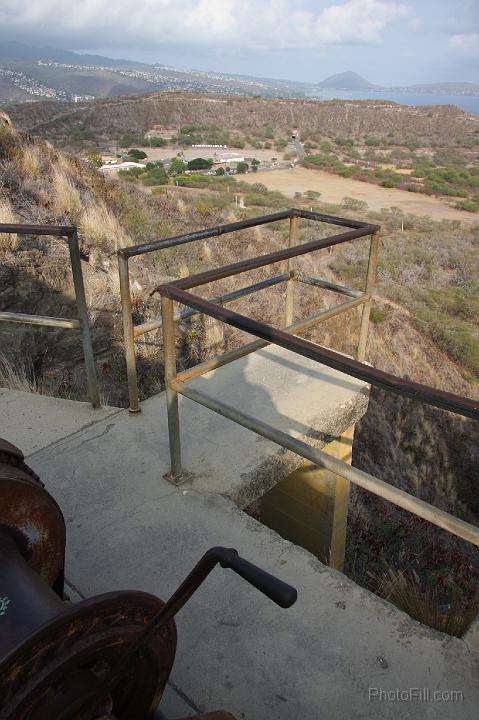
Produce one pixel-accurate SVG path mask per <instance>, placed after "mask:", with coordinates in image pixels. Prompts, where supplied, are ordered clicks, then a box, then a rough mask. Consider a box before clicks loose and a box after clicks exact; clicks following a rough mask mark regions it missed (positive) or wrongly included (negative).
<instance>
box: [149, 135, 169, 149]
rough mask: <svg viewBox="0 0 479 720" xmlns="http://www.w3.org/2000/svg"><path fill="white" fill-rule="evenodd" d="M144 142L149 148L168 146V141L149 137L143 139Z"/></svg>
mask: <svg viewBox="0 0 479 720" xmlns="http://www.w3.org/2000/svg"><path fill="white" fill-rule="evenodd" d="M145 142H147V143H149V144H150V147H164V146H165V145H168V140H165V139H164V138H160V137H151V138H148V139H145Z"/></svg>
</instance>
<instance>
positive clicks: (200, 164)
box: [188, 158, 213, 170]
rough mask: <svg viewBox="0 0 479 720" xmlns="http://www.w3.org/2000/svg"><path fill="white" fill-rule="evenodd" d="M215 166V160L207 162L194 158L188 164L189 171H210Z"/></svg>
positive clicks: (203, 159)
mask: <svg viewBox="0 0 479 720" xmlns="http://www.w3.org/2000/svg"><path fill="white" fill-rule="evenodd" d="M212 165H213V160H206V159H205V158H193V160H190V161H189V162H188V170H209V168H210V167H211V166H212Z"/></svg>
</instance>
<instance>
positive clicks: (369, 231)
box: [118, 209, 378, 413]
mask: <svg viewBox="0 0 479 720" xmlns="http://www.w3.org/2000/svg"><path fill="white" fill-rule="evenodd" d="M299 218H306V219H308V220H316V221H320V222H324V223H329V224H332V225H341V226H343V227H349V228H351V230H350V234H349V235H348V233H346V235H348V236H347V237H344V238H343V236H339V235H338V236H335V237H334V238H328V240H327V242H326V241H322V242H324V244H322V245H319V246H318V248H315V249H320V248H322V247H329V246H331V245H334V244H338V243H340V242H344V241H345V240H348V239H353V238H355V237H364V236H367V235H372V236H373V242H372V244H371V255H370V262H369V269H368V281H367V284H366V290H365V292H364V293H362V292H360V291H356V290H352V289H350V288H345V287H342V286H340V285H334V284H332V283H327V282H325V281H323V280H318V279H316V278H309V277H307V276H303V275H300V274H295V273H294V272H293V271H292V264H291V258H293V257H294V256H295V255H301V254H303V252H302V251H301V252H299V253H292V254H291V255H289V256H288V257H287V258H286V256H285V258H283V257H278V260H281V259H287V260H288V266H287V272H286V273H282V274H280V275H275V276H274V277H272V278H269V279H268V280H264V281H262V282H259V283H255V284H253V285H249V286H247V287H244V288H241V289H240V290H234V291H232V292H229V293H226V294H225V295H222V296H218V297H215V298H212V300H213V301H214V302H216V303H222V304H225V303H229V302H232V301H233V300H236V299H237V298H240V297H244V296H245V295H249V294H251V293H254V292H257V291H258V290H262V289H263V288H266V287H271V286H273V285H276V284H278V283H281V282H286V284H287V285H286V309H285V322H286V325H287V326H288V325H291V323H292V317H293V302H294V300H293V298H294V289H293V288H294V282H295V281H298V282H303V283H305V284H310V285H315V284H317V285H321V287H324V288H328V289H330V290H335V291H336V292H339V293H341V294H343V295H346V296H349V297H351V298H352V300H350V301H348V302H346V303H343V305H341V306H338V308H337V312H335V313H334V314H330V313H329V312H328V314H327V315H325V314H324V313H321V314H320V315H318V316H317V321H318V322H322V321H324V320H327V319H329V318H330V317H334V315H336V314H339V313H341V312H346V311H347V310H350V309H351V308H353V307H357V306H359V305H364V311H363V318H362V322H361V330H360V340H359V347H358V359H360V360H362V359H364V354H365V350H366V340H367V334H368V324H369V312H370V308H371V298H370V293H369V289H370V285H371V283H372V282H373V278H374V277H375V274H376V265H377V254H378V234H377V233H378V227H377V226H376V225H370V224H368V223H364V222H359V221H356V220H349V219H345V218H338V217H335V216H332V215H323V214H321V213H313V212H308V211H306V210H295V209H291V210H283V211H281V212H277V213H273V214H271V215H263V216H261V217H255V218H252V219H249V220H240V221H238V222H234V223H228V224H226V225H219V226H217V227H212V228H207V229H205V230H198V231H197V232H192V233H187V234H185V235H177V236H175V237H171V238H166V239H165V240H155V241H153V242H148V243H144V244H142V245H133V246H131V247H127V248H121V249H120V250H118V271H119V275H120V293H121V307H122V315H123V335H124V340H125V359H126V369H127V377H128V395H129V409H130V412H132V413H137V412H140V404H139V398H138V379H137V370H136V355H135V340H136V339H137V338H138V337H140V336H141V335H143V334H145V333H148V332H152V331H153V330H158V329H159V328H161V327H162V319H161V318H155V319H153V320H149V321H147V322H145V323H142V324H140V325H134V324H133V305H132V297H131V287H130V271H129V259H130V258H133V257H137V256H139V255H145V254H147V253H151V252H157V251H161V250H167V249H168V248H172V247H176V246H178V245H185V244H187V243H191V242H196V241H197V240H206V239H208V238H215V237H219V236H221V235H227V234H230V233H233V232H236V231H238V230H246V229H247V228H252V227H257V226H259V225H266V224H269V223H274V222H278V221H279V220H289V222H290V229H289V247H290V248H291V247H293V246H294V245H295V244H296V242H297V236H298V220H299ZM264 264H267V263H264ZM256 267H260V266H259V265H258V266H256ZM238 272H240V271H238ZM196 314H198V313H197V311H196V310H193V309H189V310H185V311H183V312H181V313H179V314H178V315H177V316H176V317H175V319H177V320H184V319H186V318H188V317H191V316H192V315H196ZM314 324H316V320H315V319H314V318H311V319H310V320H308V321H306V324H304V323H302V324H300V325H297V326H295V327H296V331H297V332H299V331H300V330H303V329H305V328H307V327H311V326H312V325H314ZM233 359H234V358H233Z"/></svg>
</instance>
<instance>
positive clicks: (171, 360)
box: [123, 209, 479, 546]
mask: <svg viewBox="0 0 479 720" xmlns="http://www.w3.org/2000/svg"><path fill="white" fill-rule="evenodd" d="M286 217H289V218H290V223H291V225H290V235H289V239H290V243H289V247H288V248H286V249H284V250H278V251H276V252H272V253H268V254H267V255H263V256H260V257H255V258H250V259H248V260H242V261H240V262H237V263H234V264H232V265H228V266H225V267H222V268H218V269H215V270H209V271H207V272H203V273H199V274H197V275H192V276H189V277H187V278H182V279H179V280H176V281H174V282H169V283H165V284H163V285H161V286H160V287H159V288H158V290H159V292H160V294H161V297H162V300H161V303H162V326H163V345H164V359H165V385H166V397H167V410H168V432H169V443H170V461H171V472H170V479H171V480H173V481H176V482H178V481H180V480H181V476H182V464H181V442H180V425H179V410H178V394H181V395H184V396H185V397H188V398H189V399H190V400H193V401H195V402H197V403H199V404H201V405H203V406H205V407H207V408H209V409H210V410H213V411H215V412H217V413H219V414H220V415H222V416H224V417H226V418H228V419H230V420H232V421H233V422H236V423H238V424H239V425H242V426H243V427H245V428H248V429H250V430H252V431H254V432H255V433H257V434H259V435H262V436H263V437H265V438H267V439H268V440H271V441H272V442H274V443H277V444H278V445H280V446H282V447H284V448H286V449H288V450H291V451H292V452H294V453H296V454H297V455H299V456H301V457H303V458H305V459H306V460H309V461H310V462H312V463H314V464H315V465H318V466H320V467H323V468H326V469H327V470H330V471H331V472H333V473H334V474H335V475H337V476H340V477H341V478H345V479H346V480H348V481H350V482H353V483H355V484H356V485H358V486H360V487H362V488H365V489H366V490H369V491H370V492H372V493H374V494H375V495H378V496H379V497H382V498H384V499H386V500H388V501H390V502H392V503H394V504H395V505H397V506H398V507H401V508H403V509H405V510H408V511H409V512H411V513H414V514H415V515H417V516H418V517H421V518H423V519H425V520H428V521H429V522H431V523H433V524H434V525H436V526H438V527H440V528H443V529H445V530H447V531H448V532H450V533H453V534H454V535H456V536H458V537H460V538H462V539H464V540H467V541H469V542H471V543H473V544H474V545H478V546H479V528H477V527H475V526H473V525H471V524H469V523H467V522H465V521H463V520H461V519H459V518H456V517H454V516H453V515H451V514H450V513H447V512H445V511H443V510H440V509H438V508H436V507H434V506H433V505H431V504H430V503H427V502H425V501H423V500H421V499H419V498H417V497H414V496H413V495H410V494H409V493H407V492H405V491H403V490H400V489H399V488H397V487H394V486H393V485H390V484H389V483H386V482H384V481H383V480H380V479H379V478H377V477H375V476H373V475H370V474H369V473H366V472H363V471H361V470H358V469H357V468H354V467H351V466H350V465H349V464H347V463H345V462H343V461H341V460H338V459H336V458H334V457H332V456H331V455H328V454H327V453H326V452H324V451H322V450H319V449H317V448H315V447H312V446H310V445H308V444H307V443H306V442H303V441H302V440H299V439H296V438H293V437H291V436H290V435H288V434H287V433H284V432H282V431H280V430H278V429H277V428H275V427H273V426H271V425H268V424H267V423H264V422H262V421H261V420H258V419H257V418H255V417H252V416H250V415H248V414H247V413H245V412H242V411H240V410H238V409H237V408H235V407H232V406H230V405H227V404H225V403H223V402H221V401H220V400H216V399H213V398H211V397H210V396H208V395H206V394H205V393H203V392H202V391H201V390H198V389H197V388H194V387H191V386H188V381H189V380H191V379H192V378H194V377H197V376H200V375H203V374H205V373H207V372H209V371H210V370H212V369H214V368H218V367H221V366H222V365H225V364H227V363H229V362H232V361H234V360H236V359H238V358H240V357H242V356H244V355H247V354H248V353H251V352H253V351H255V350H258V349H259V348H262V347H265V346H266V345H268V344H270V343H272V344H275V345H278V346H280V347H283V348H285V349H287V350H290V351H292V352H295V353H297V354H298V355H302V356H303V357H306V358H309V359H312V360H315V361H316V362H318V363H321V364H324V365H327V366H329V367H331V368H334V369H336V370H339V371H340V372H343V373H346V374H347V375H351V376H352V377H355V378H358V379H360V380H363V381H365V382H367V383H369V384H371V385H373V386H376V387H379V388H382V389H385V390H388V391H390V392H393V393H395V394H397V395H402V396H405V397H409V398H412V399H414V400H417V401H420V402H423V403H426V404H428V405H431V406H434V407H437V408H441V409H443V410H448V411H451V412H455V413H458V414H460V415H462V416H464V417H468V418H473V419H476V420H477V419H479V402H477V401H475V400H472V399H470V398H465V397H461V396H458V395H455V394H453V393H449V392H445V391H441V390H437V389H435V388H431V387H429V386H427V385H423V384H420V383H416V382H413V381H410V380H405V379H404V378H401V377H398V376H395V375H392V374H390V373H387V372H384V371H382V370H378V369H375V368H373V367H371V366H369V365H367V364H365V363H364V362H363V360H364V357H365V352H366V341H367V335H368V324H369V314H370V308H371V296H372V292H373V288H374V284H375V279H376V269H377V261H378V249H379V227H378V226H376V225H370V224H367V223H359V222H354V221H350V220H346V219H343V218H336V217H330V216H325V215H321V214H319V213H313V212H306V211H303V210H294V209H293V210H289V211H286V212H285V213H277V214H276V215H270V216H266V217H262V218H258V219H257V221H256V222H255V221H254V220H250V221H246V222H247V225H244V226H245V227H252V226H254V225H255V224H264V223H267V222H273V221H275V220H278V219H284V218H286ZM300 217H302V218H307V219H309V220H316V221H321V222H326V223H328V222H329V223H332V224H335V225H343V226H346V227H349V228H350V229H349V230H347V231H345V232H342V233H339V234H337V235H333V236H331V237H327V238H324V239H319V240H313V241H311V242H308V243H304V244H302V245H295V244H294V241H295V240H296V237H297V224H298V218H300ZM238 225H241V224H239V223H235V224H234V226H235V227H232V228H231V230H228V229H227V228H229V227H231V226H222V228H213V229H211V230H205V231H202V232H201V233H193V234H191V235H186V236H182V237H178V238H172V239H170V240H165V241H159V242H158V243H151V244H148V245H145V246H139V247H137V248H130V249H128V250H127V251H126V257H128V256H132V255H135V254H136V255H138V254H140V253H141V252H150V251H151V250H154V249H158V248H159V247H171V246H172V245H179V244H181V243H182V242H191V241H192V240H195V239H199V237H201V238H205V237H213V236H215V235H219V234H221V233H222V232H231V231H232V229H235V230H236V229H241V228H240V227H238ZM365 236H370V237H371V242H370V251H369V262H368V269H367V276H366V282H365V289H364V291H360V290H356V289H352V288H345V287H343V286H340V285H335V284H334V283H330V282H327V281H324V280H320V279H317V278H311V277H306V276H304V275H303V274H301V273H296V272H295V270H294V268H293V267H292V260H293V258H295V257H298V256H301V255H305V254H307V253H311V252H314V251H316V250H320V249H323V248H328V247H331V246H332V245H336V244H339V243H344V242H347V241H351V240H355V239H357V238H361V237H365ZM164 243H165V244H164ZM166 243H169V244H166ZM142 248H143V249H142ZM123 253H125V251H123ZM124 257H125V255H124ZM281 260H287V261H288V272H287V273H284V274H282V275H277V276H274V277H273V278H271V279H270V281H269V284H270V285H272V284H275V283H276V282H286V283H287V293H286V312H285V320H286V327H285V329H278V328H274V327H272V326H270V325H267V324H266V323H263V322H259V321H257V320H253V319H251V318H249V317H246V316H245V315H241V314H239V313H236V312H233V311H231V310H229V309H227V308H224V307H222V306H221V305H220V302H224V301H225V296H222V297H221V298H214V299H212V300H205V299H203V298H201V297H198V296H197V295H194V294H192V293H191V292H188V290H191V289H192V288H195V287H199V286H202V285H205V284H207V283H211V282H214V281H216V280H220V279H223V278H227V277H231V276H234V275H237V274H239V273H243V272H247V271H249V270H253V269H255V268H260V267H265V266H267V265H270V264H272V263H276V262H278V261H281ZM265 282H267V281H264V282H263V283H261V286H262V287H265V286H266V285H265ZM295 282H303V283H307V284H309V285H312V286H318V287H321V288H326V289H330V290H332V291H334V292H336V293H340V294H343V295H346V296H347V297H349V298H351V299H350V300H347V301H346V302H343V303H340V304H339V305H336V306H334V307H332V308H329V309H328V310H326V311H324V312H321V313H318V314H316V315H314V316H311V317H309V318H306V319H305V320H300V321H298V322H292V319H293V300H294V290H293V288H294V283H295ZM259 285H260V284H258V283H257V284H256V285H250V286H248V287H246V288H243V289H242V290H237V291H235V293H229V295H230V296H232V295H234V296H235V297H239V296H240V294H239V293H242V294H243V295H244V294H247V293H252V292H255V291H256V290H257V289H259ZM174 301H176V302H178V303H180V304H182V305H184V306H186V307H187V308H188V310H186V311H183V313H177V314H175V313H174V308H173V303H174ZM360 305H362V306H363V313H362V318H361V326H360V332H359V343H358V349H357V359H352V358H349V357H347V356H344V355H342V354H340V353H337V352H335V351H333V350H330V349H327V348H324V347H321V346H319V345H317V344H315V343H312V342H310V341H308V340H304V339H303V338H300V337H296V334H297V333H299V332H300V331H301V330H304V329H306V328H308V327H312V326H314V325H317V324H318V323H321V322H323V321H325V320H327V319H330V318H331V317H335V316H337V315H338V314H340V313H343V312H346V311H347V310H349V309H351V308H353V307H358V306H360ZM185 312H187V313H190V314H191V312H195V313H204V314H206V315H209V316H210V317H212V318H215V319H217V320H220V321H221V322H224V323H227V324H228V325H231V326H233V327H236V328H238V329H239V330H242V331H245V332H247V333H249V334H252V335H254V336H256V337H257V338H258V339H257V340H256V341H253V342H250V343H248V344H247V345H243V346H242V347H240V348H238V349H237V350H233V351H229V352H226V353H224V354H223V355H220V356H218V357H216V358H213V359H210V360H206V361H204V362H202V363H200V364H199V365H196V366H195V367H193V368H190V369H188V370H185V371H183V372H179V373H178V372H177V368H176V348H175V332H174V323H175V320H178V319H181V318H182V317H185ZM155 322H156V325H155V327H159V326H160V322H159V321H155Z"/></svg>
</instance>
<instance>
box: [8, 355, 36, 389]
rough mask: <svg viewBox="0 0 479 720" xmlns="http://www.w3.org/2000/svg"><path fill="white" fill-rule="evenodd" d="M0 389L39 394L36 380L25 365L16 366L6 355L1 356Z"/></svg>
mask: <svg viewBox="0 0 479 720" xmlns="http://www.w3.org/2000/svg"><path fill="white" fill-rule="evenodd" d="M0 387H4V388H9V389H10V390H21V391H22V392H30V393H32V392H38V388H37V384H36V382H35V380H32V378H31V374H30V373H29V372H28V369H27V368H26V367H25V365H14V364H13V363H12V362H11V361H10V360H8V358H6V357H5V356H4V355H0Z"/></svg>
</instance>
